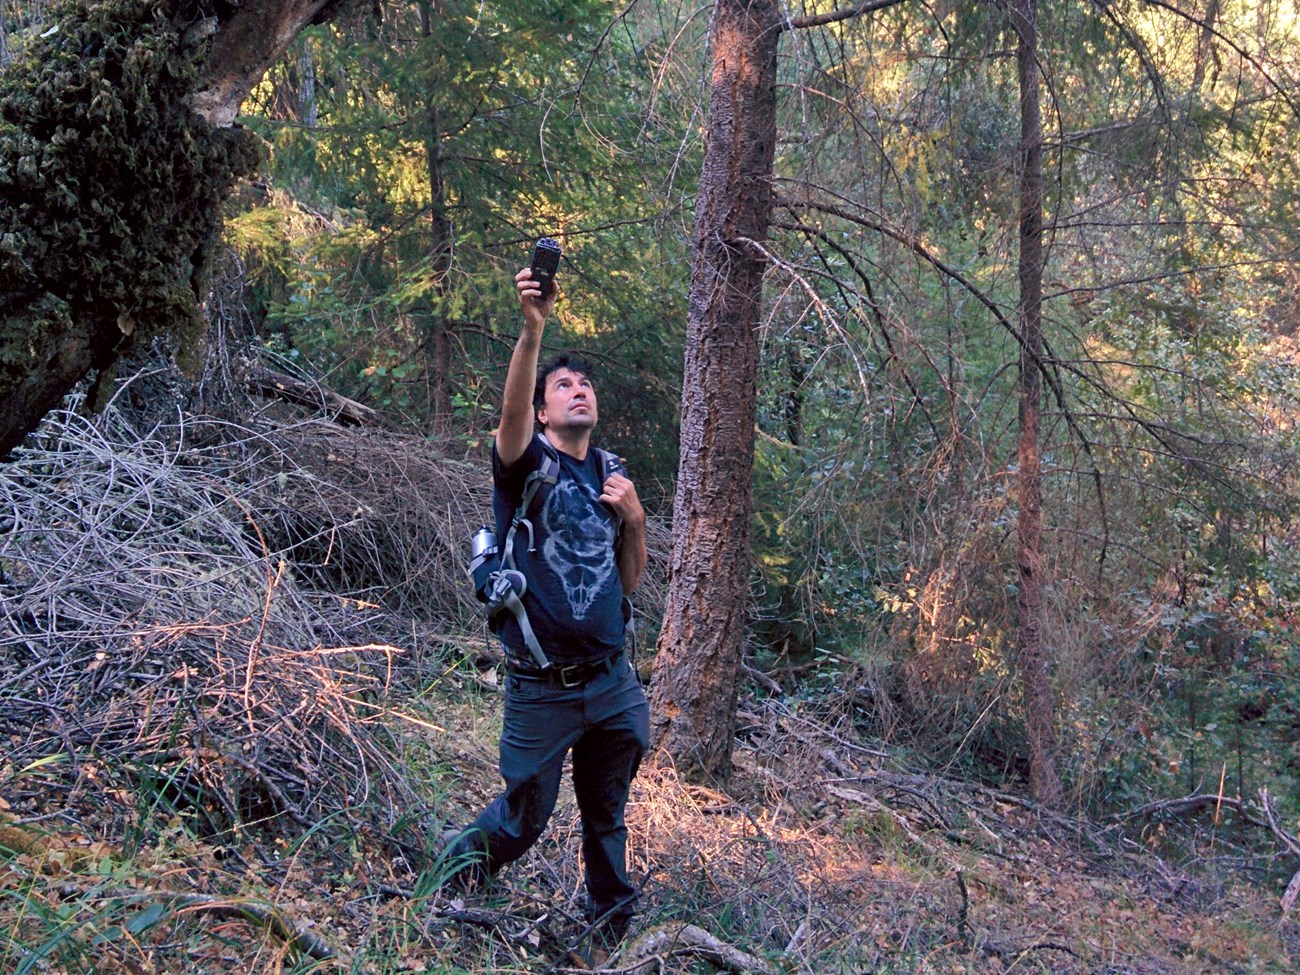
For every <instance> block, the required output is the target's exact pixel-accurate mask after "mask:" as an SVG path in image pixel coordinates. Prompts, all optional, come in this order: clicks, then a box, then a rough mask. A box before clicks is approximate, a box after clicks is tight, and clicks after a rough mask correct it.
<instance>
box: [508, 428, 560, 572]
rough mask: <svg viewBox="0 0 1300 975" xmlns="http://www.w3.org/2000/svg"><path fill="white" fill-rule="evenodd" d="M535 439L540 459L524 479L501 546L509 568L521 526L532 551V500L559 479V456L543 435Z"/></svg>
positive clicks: (513, 559)
mask: <svg viewBox="0 0 1300 975" xmlns="http://www.w3.org/2000/svg"><path fill="white" fill-rule="evenodd" d="M537 439H538V440H540V441H541V442H542V459H541V462H540V463H539V464H538V465H537V466H536V467H535V468H533V469H532V470H531V471H530V472H529V474H528V477H526V478H525V479H524V490H523V494H522V495H521V496H520V498H519V504H518V506H516V508H515V513H514V515H513V516H512V517H511V519H510V529H509V531H507V532H506V539H505V545H504V546H502V552H503V561H504V562H506V563H507V564H508V565H509V566H510V567H511V568H514V564H515V532H516V531H518V530H519V526H520V525H523V526H524V527H525V528H527V529H528V550H529V551H530V552H531V551H532V550H533V546H534V541H533V523H532V522H531V521H530V520H529V513H530V509H531V508H532V504H533V499H534V498H535V497H536V496H537V492H538V491H539V490H540V489H541V488H542V487H544V486H553V485H554V484H555V482H556V481H557V480H558V479H559V477H560V454H559V451H557V450H556V449H555V447H554V446H552V444H551V442H550V441H549V440H547V439H546V437H545V435H544V434H540V433H539V434H538V435H537Z"/></svg>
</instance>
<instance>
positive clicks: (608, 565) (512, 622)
mask: <svg viewBox="0 0 1300 975" xmlns="http://www.w3.org/2000/svg"><path fill="white" fill-rule="evenodd" d="M515 289H516V292H517V294H518V297H519V303H520V306H521V308H522V310H523V318H524V325H523V330H522V331H521V333H520V335H519V340H518V342H517V344H516V345H515V349H514V353H513V355H512V357H511V359H510V366H509V370H508V372H507V374H506V383H505V391H504V394H503V399H502V408H501V425H500V427H499V428H498V429H497V433H496V440H495V443H494V445H493V463H492V467H493V510H494V513H495V515H496V520H497V538H498V539H502V544H504V539H505V535H504V534H503V533H504V532H505V531H506V529H507V526H508V525H509V523H510V520H511V517H512V516H513V514H514V512H515V511H516V509H517V508H518V507H519V504H520V500H521V498H522V495H523V492H524V482H525V480H526V479H527V477H528V475H529V474H530V473H532V472H533V471H535V470H537V469H538V467H539V465H540V464H541V462H542V459H543V456H544V452H545V450H546V447H545V444H544V443H543V441H542V439H541V438H542V437H545V439H546V441H548V442H549V444H550V445H551V447H553V448H554V450H555V451H556V452H557V453H558V455H559V473H558V477H557V480H556V483H555V484H553V485H551V486H550V488H549V489H548V490H547V491H546V492H545V495H544V497H543V495H542V494H540V493H539V495H538V499H539V502H540V503H538V502H534V503H533V505H530V508H531V509H533V510H532V511H530V512H529V523H528V525H525V526H521V527H520V529H519V530H518V531H517V532H516V533H515V537H514V539H513V544H512V546H511V547H512V549H513V552H514V558H515V566H516V567H517V568H518V569H519V570H520V571H522V572H523V574H524V577H525V579H526V581H527V588H526V590H525V594H524V600H523V602H524V607H525V610H526V614H527V619H528V622H529V624H530V625H531V628H532V630H533V632H534V633H535V634H536V638H537V642H538V644H539V645H540V647H541V649H542V651H543V653H544V656H545V657H546V658H547V661H548V665H547V666H543V665H541V664H540V662H539V661H538V660H537V659H536V656H535V654H534V653H533V652H531V650H530V649H529V648H528V647H527V646H526V641H525V638H524V635H523V631H522V629H521V627H520V624H519V623H518V621H517V620H516V619H515V617H514V616H512V615H511V614H510V613H500V614H498V615H497V616H496V617H495V618H494V621H493V629H494V631H495V632H496V633H497V634H498V636H499V637H500V638H501V640H502V642H503V643H504V644H505V649H506V659H507V670H508V675H507V679H506V696H505V712H504V716H503V724H502V729H501V743H500V769H501V777H502V778H503V779H504V780H505V791H504V792H502V794H501V795H500V796H499V797H498V798H497V799H495V800H494V801H493V802H492V803H491V804H489V805H488V806H487V808H485V809H484V810H483V811H482V812H481V813H480V814H479V815H478V818H477V819H475V820H474V822H473V823H472V824H471V825H470V826H469V827H468V828H466V829H465V830H463V831H462V832H460V833H459V835H458V836H456V837H455V839H454V840H453V841H452V843H451V846H450V848H449V850H448V856H449V857H455V858H457V859H458V860H459V861H460V862H470V863H472V864H473V866H472V867H470V868H468V869H467V870H465V871H463V872H462V874H461V877H464V876H465V875H466V873H469V872H474V871H486V872H487V873H488V874H492V873H495V872H496V871H497V870H499V869H500V868H501V867H503V866H504V865H506V864H507V863H510V862H512V861H514V860H516V859H518V858H519V857H520V856H522V855H523V854H524V853H525V852H526V851H527V850H528V848H529V847H531V846H532V845H533V843H534V842H536V840H537V838H538V837H539V836H540V835H541V833H542V830H543V829H544V828H545V826H546V823H547V820H549V819H550V816H551V812H552V811H553V810H554V808H555V802H556V797H557V795H558V792H559V787H560V779H561V773H562V770H563V764H564V758H565V755H566V753H568V752H569V751H572V752H573V788H574V793H575V795H576V797H577V801H578V810H579V812H580V813H581V816H582V856H583V862H584V864H585V866H586V878H585V879H586V887H587V896H588V911H589V915H590V918H591V920H592V922H593V924H594V925H595V926H596V927H595V931H596V933H597V935H598V937H599V938H600V939H601V940H603V941H604V942H605V944H606V945H612V944H613V943H616V942H617V941H618V940H619V939H621V938H622V936H623V934H624V933H625V932H626V930H627V926H628V923H629V921H630V920H631V918H632V915H633V911H634V906H635V901H636V898H637V896H638V891H637V888H636V887H635V886H634V885H633V884H632V883H631V881H630V880H629V879H628V876H627V863H626V852H625V851H626V844H627V828H626V826H625V825H624V819H623V812H624V807H625V805H626V803H627V796H628V790H629V788H630V786H631V783H632V777H633V776H634V775H635V774H636V770H637V767H638V765H639V764H640V761H641V757H642V755H643V754H644V753H645V750H646V748H647V747H648V743H649V734H650V730H649V706H648V704H647V703H646V698H645V694H644V692H643V691H642V690H641V685H640V682H639V680H638V679H637V676H636V673H635V672H634V671H633V669H632V666H631V662H630V661H629V660H628V659H627V655H626V654H625V652H624V646H623V644H624V634H625V618H624V610H623V607H624V602H625V599H624V597H625V596H626V595H627V594H629V593H631V592H632V590H634V589H635V588H636V585H637V582H638V581H639V579H640V577H641V573H642V572H643V571H644V569H645V566H646V547H645V511H644V510H643V509H642V507H641V502H640V501H639V499H638V498H637V493H636V488H635V486H634V485H633V484H632V482H631V481H630V480H629V479H628V478H627V477H625V476H624V475H623V474H621V473H617V472H615V473H611V474H608V476H606V473H607V472H606V471H603V470H601V464H600V456H599V454H598V453H597V452H596V451H595V450H593V449H592V448H591V443H590V442H591V435H592V431H593V429H594V428H595V426H596V420H597V417H598V410H597V399H596V389H595V387H594V386H593V385H592V382H591V379H590V377H589V376H588V374H587V369H586V367H585V366H584V365H583V364H582V363H581V362H579V361H578V360H576V359H575V358H572V357H568V356H562V357H560V358H558V359H556V360H555V361H553V362H552V363H549V364H548V365H547V366H546V367H544V368H543V369H542V370H540V371H539V370H538V366H537V361H538V355H539V350H540V347H541V340H542V332H543V329H544V327H545V324H546V319H547V317H548V316H549V315H550V313H551V310H552V308H553V307H554V304H555V295H556V288H555V287H554V286H552V287H551V289H550V294H547V295H543V294H542V291H541V288H540V286H539V285H538V284H537V283H536V282H534V281H533V279H532V273H531V271H529V269H527V268H525V269H523V270H521V271H520V272H519V273H518V274H517V275H516V276H515ZM535 428H536V429H535ZM451 862H456V861H451Z"/></svg>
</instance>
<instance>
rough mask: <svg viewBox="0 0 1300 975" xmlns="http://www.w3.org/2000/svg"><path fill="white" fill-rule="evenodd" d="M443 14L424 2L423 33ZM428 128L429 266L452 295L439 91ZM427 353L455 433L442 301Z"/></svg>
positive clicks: (431, 322) (443, 429) (439, 401)
mask: <svg viewBox="0 0 1300 975" xmlns="http://www.w3.org/2000/svg"><path fill="white" fill-rule="evenodd" d="M438 14H439V11H438V6H437V4H436V3H432V2H430V0H421V3H420V33H421V34H422V35H423V36H424V37H429V36H431V35H432V33H433V24H434V21H435V20H436V19H437V16H438ZM424 113H425V120H426V124H427V128H426V129H425V134H424V153H425V160H426V162H427V165H428V169H429V231H430V238H429V266H430V269H431V270H432V272H433V289H434V295H435V297H436V298H442V297H443V296H444V295H446V293H447V288H448V281H447V275H448V274H449V273H451V259H452V255H453V254H454V252H455V246H456V237H455V227H454V226H452V222H451V217H450V216H449V215H448V212H447V187H446V183H445V181H444V179H443V157H442V123H441V121H440V119H439V114H438V104H437V101H436V100H435V93H434V92H433V91H432V90H430V91H426V93H425V106H424ZM425 315H426V317H427V320H426V321H425V322H424V332H425V335H426V340H425V357H426V359H427V361H428V377H429V379H428V383H429V399H430V401H431V405H432V407H433V409H432V413H433V432H434V433H435V434H436V435H438V436H446V435H447V434H449V433H450V432H451V352H452V324H451V322H449V321H448V320H447V316H446V312H445V311H444V309H443V308H442V306H441V302H439V303H438V305H437V306H436V307H435V308H434V310H433V311H432V312H427V313H425Z"/></svg>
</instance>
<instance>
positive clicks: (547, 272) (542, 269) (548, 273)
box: [529, 237, 562, 298]
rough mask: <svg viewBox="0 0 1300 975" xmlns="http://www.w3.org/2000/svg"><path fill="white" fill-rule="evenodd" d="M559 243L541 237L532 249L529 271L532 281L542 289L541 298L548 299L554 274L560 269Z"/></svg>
mask: <svg viewBox="0 0 1300 975" xmlns="http://www.w3.org/2000/svg"><path fill="white" fill-rule="evenodd" d="M561 253H562V251H561V249H560V242H559V241H558V240H556V239H555V238H554V237H543V238H542V239H541V240H539V241H538V242H537V244H536V246H535V247H533V260H532V263H531V264H530V265H529V270H531V271H532V272H533V280H534V281H536V282H537V286H538V287H539V288H541V289H542V298H549V297H550V296H551V292H552V291H553V290H554V288H555V272H556V271H558V270H559V269H560V254H561Z"/></svg>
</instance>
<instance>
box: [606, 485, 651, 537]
mask: <svg viewBox="0 0 1300 975" xmlns="http://www.w3.org/2000/svg"><path fill="white" fill-rule="evenodd" d="M600 500H602V501H604V502H605V503H606V504H607V505H609V506H610V507H611V508H613V509H614V511H615V513H616V514H617V515H618V516H619V517H620V518H622V519H623V524H624V525H625V526H629V525H630V526H631V527H632V528H641V527H643V526H644V525H645V509H644V508H642V507H641V499H640V498H638V497H637V496H636V485H635V484H633V483H632V482H631V481H630V480H629V479H628V478H626V477H624V476H623V475H622V474H611V475H609V477H607V478H606V479H605V488H604V490H603V491H602V492H601V495H600Z"/></svg>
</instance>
